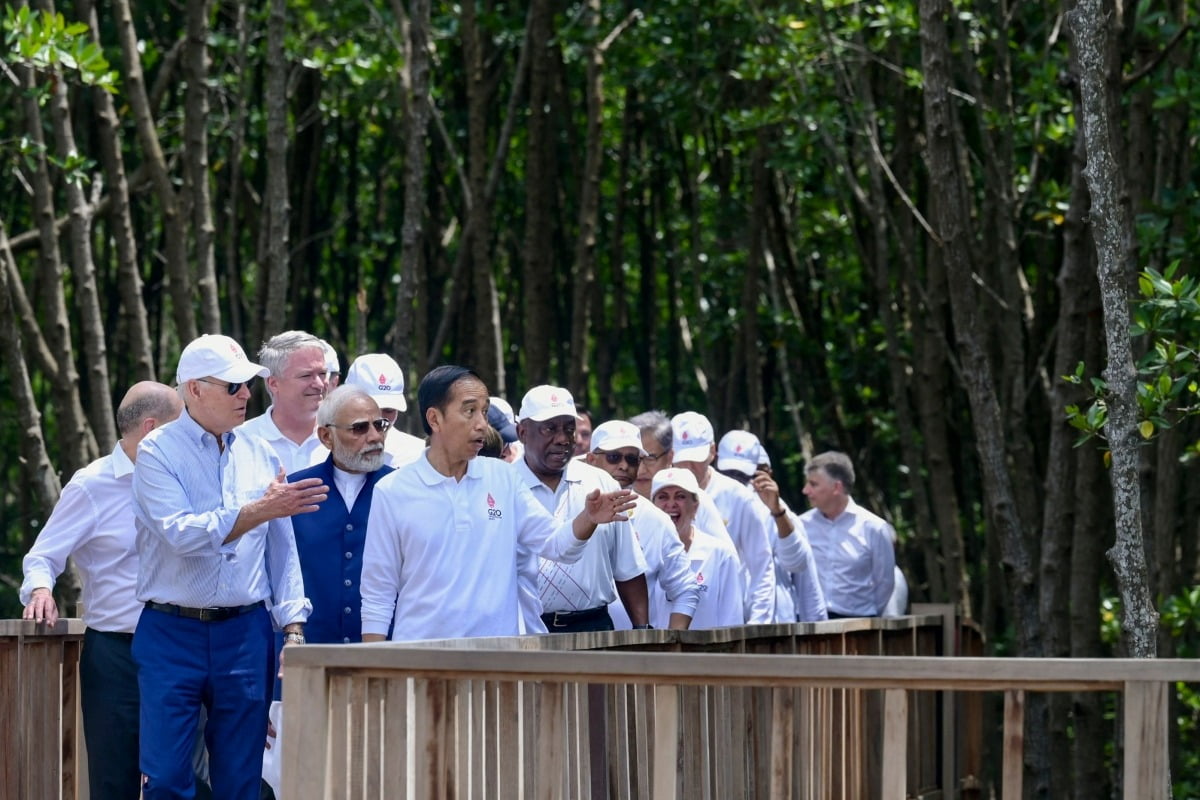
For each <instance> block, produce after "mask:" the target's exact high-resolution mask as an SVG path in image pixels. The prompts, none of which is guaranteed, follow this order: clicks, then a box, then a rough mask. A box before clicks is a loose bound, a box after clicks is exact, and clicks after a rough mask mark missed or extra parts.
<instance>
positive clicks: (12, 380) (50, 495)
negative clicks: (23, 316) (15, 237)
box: [0, 221, 62, 519]
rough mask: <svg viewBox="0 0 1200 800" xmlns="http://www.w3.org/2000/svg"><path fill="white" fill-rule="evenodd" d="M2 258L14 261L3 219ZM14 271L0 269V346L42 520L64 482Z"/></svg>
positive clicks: (25, 465) (26, 473) (28, 478)
mask: <svg viewBox="0 0 1200 800" xmlns="http://www.w3.org/2000/svg"><path fill="white" fill-rule="evenodd" d="M0 258H3V259H4V261H5V262H8V263H11V262H12V258H13V256H12V251H11V250H9V247H8V232H7V231H6V229H5V226H4V223H3V222H2V221H0ZM12 277H13V273H12V272H11V271H10V270H9V269H7V264H6V268H5V269H0V347H3V348H4V352H5V353H9V354H11V357H9V358H5V359H4V361H3V362H2V363H4V364H6V365H7V370H6V371H7V372H8V378H9V379H8V384H7V385H8V389H9V391H10V392H11V393H12V397H13V399H14V400H15V401H16V405H17V422H18V424H19V425H20V436H19V439H18V450H19V452H20V454H21V460H22V462H23V466H22V472H23V473H24V476H25V479H26V481H27V482H28V483H29V485H30V486H32V487H33V494H34V497H35V498H36V500H37V503H38V513H39V516H40V517H41V519H46V518H48V517H49V516H50V512H51V511H53V510H54V504H55V503H57V502H58V495H59V492H60V491H61V490H62V485H61V484H60V483H59V481H58V475H57V474H56V473H55V472H54V465H53V464H51V463H50V456H49V454H47V452H46V442H45V440H44V439H43V438H42V415H41V412H40V411H38V401H37V398H36V397H34V394H33V386H32V385H31V384H30V380H29V370H28V368H27V367H26V366H25V359H24V358H23V357H22V355H21V354H22V353H24V352H25V348H24V345H23V344H22V342H21V329H20V327H18V325H17V319H18V316H17V313H16V309H15V308H14V307H13V304H12V297H13V291H12V288H13V287H12V283H11V279H12Z"/></svg>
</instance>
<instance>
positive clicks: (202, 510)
mask: <svg viewBox="0 0 1200 800" xmlns="http://www.w3.org/2000/svg"><path fill="white" fill-rule="evenodd" d="M317 352H318V353H319V352H320V349H319V348H318V349H317ZM321 366H322V368H323V367H324V363H323V361H322V365H321ZM266 374H267V369H266V368H265V367H262V366H259V365H258V364H254V363H251V362H250V361H249V360H248V359H247V358H246V354H245V352H244V351H243V350H242V348H241V346H240V345H239V344H238V343H237V342H235V341H234V340H233V339H230V338H229V337H227V336H219V335H212V334H206V335H204V336H201V337H199V338H197V339H195V340H194V341H192V342H191V343H190V344H188V346H187V347H186V348H184V351H183V354H182V355H181V356H180V358H179V367H178V370H177V372H176V383H177V384H178V386H179V392H180V396H181V397H182V398H183V404H184V410H183V412H182V413H181V414H180V416H179V418H178V419H177V420H175V421H174V422H170V423H168V424H166V425H163V426H161V427H159V428H157V429H155V430H154V431H152V432H151V433H150V434H149V435H148V436H146V438H145V439H143V440H142V443H141V446H140V447H139V449H138V457H137V467H136V469H135V470H134V473H133V498H134V520H135V525H136V528H137V549H138V556H139V559H140V562H139V568H138V579H137V597H138V600H139V601H141V602H143V603H145V608H144V609H143V610H142V613H141V616H140V618H139V619H138V624H137V630H136V632H135V634H134V638H133V657H134V659H135V661H136V662H137V665H138V688H139V691H140V693H141V725H140V728H141V730H140V740H141V754H140V759H139V760H140V767H141V772H142V774H143V776H144V778H143V785H142V793H143V797H144V798H146V800H156V799H157V798H167V797H170V798H174V797H191V796H192V795H193V793H194V791H195V785H194V777H193V773H192V744H193V740H194V738H195V733H196V727H197V724H198V719H199V716H200V709H201V707H204V708H205V709H206V710H207V712H208V722H207V727H206V730H205V738H206V741H207V744H208V752H209V775H210V779H211V782H212V789H213V796H214V797H220V798H230V800H257V798H258V796H259V785H260V780H261V778H260V776H261V774H262V757H263V736H264V735H265V733H266V731H267V710H268V707H269V703H270V697H271V675H270V665H271V663H272V656H271V650H272V649H273V637H272V627H273V626H274V627H275V628H277V629H282V630H283V631H284V633H285V635H286V637H287V638H288V639H289V640H297V641H303V638H304V637H303V626H304V621H305V620H306V619H307V617H308V614H309V612H310V611H311V609H312V606H311V605H310V604H309V602H308V600H307V599H306V598H305V596H304V585H303V583H302V579H301V574H300V560H299V558H298V556H297V553H296V542H295V539H294V538H293V535H292V523H291V517H292V516H294V515H296V514H305V513H312V512H314V511H317V510H318V509H319V508H320V504H321V503H322V502H323V501H324V500H325V498H326V493H327V487H326V486H325V485H324V484H322V482H321V481H320V480H319V479H316V478H309V479H307V480H302V481H296V482H294V483H288V482H287V480H286V478H285V473H284V470H283V467H282V465H281V464H280V461H279V458H278V456H276V455H275V453H274V452H273V451H272V450H271V448H270V447H268V446H267V444H266V443H265V442H263V441H261V440H260V439H258V438H256V437H254V436H246V435H243V434H242V433H241V432H240V430H237V429H238V426H239V425H241V424H242V422H243V421H244V420H245V417H246V404H247V403H248V402H249V400H250V388H249V385H248V384H249V382H250V381H251V380H252V379H253V378H255V377H256V376H262V375H266ZM268 606H269V608H270V610H269V611H268Z"/></svg>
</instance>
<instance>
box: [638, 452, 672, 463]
mask: <svg viewBox="0 0 1200 800" xmlns="http://www.w3.org/2000/svg"><path fill="white" fill-rule="evenodd" d="M666 454H667V451H666V450H663V451H662V452H661V453H647V454H646V455H644V456H642V461H644V462H646V463H647V464H648V463H650V462H651V461H658V460H659V459H660V458H662V457H663V456H665V455H666Z"/></svg>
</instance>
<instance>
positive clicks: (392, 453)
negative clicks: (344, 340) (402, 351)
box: [346, 353, 425, 467]
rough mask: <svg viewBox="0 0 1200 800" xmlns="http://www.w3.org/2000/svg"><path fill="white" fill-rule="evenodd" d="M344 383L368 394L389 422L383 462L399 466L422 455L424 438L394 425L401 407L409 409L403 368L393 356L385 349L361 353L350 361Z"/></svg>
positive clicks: (384, 441) (390, 465) (405, 409)
mask: <svg viewBox="0 0 1200 800" xmlns="http://www.w3.org/2000/svg"><path fill="white" fill-rule="evenodd" d="M346 384H347V385H349V386H357V387H358V388H360V389H362V390H363V391H364V392H366V393H367V394H369V395H370V396H371V399H372V400H374V401H375V402H376V403H378V404H379V411H380V413H381V414H382V415H383V418H384V419H386V420H387V421H388V424H389V425H390V426H391V427H390V428H388V432H387V436H386V437H385V438H384V440H383V463H385V464H387V465H388V466H389V467H402V466H404V465H405V464H411V463H412V462H414V461H416V460H417V459H418V458H420V457H421V454H422V453H424V452H425V440H424V439H419V438H417V437H416V436H413V435H412V434H410V433H405V432H404V431H402V430H398V429H397V425H396V421H397V420H398V419H399V418H400V412H401V411H407V410H408V401H407V400H405V399H404V370H402V369H400V365H399V364H397V363H396V359H394V358H392V357H391V356H389V355H387V354H386V353H367V354H366V355H361V356H359V357H358V358H356V359H354V362H353V363H352V364H350V369H349V371H348V372H347V373H346Z"/></svg>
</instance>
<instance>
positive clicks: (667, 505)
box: [650, 467, 745, 630]
mask: <svg viewBox="0 0 1200 800" xmlns="http://www.w3.org/2000/svg"><path fill="white" fill-rule="evenodd" d="M650 486H651V490H650V496H651V498H653V502H654V505H655V506H656V507H658V508H659V509H660V510H661V511H662V512H663V513H664V514H666V515H667V516H668V517H670V519H671V522H672V523H673V524H674V525H675V532H676V535H677V536H678V537H679V541H680V542H682V543H683V548H684V550H686V551H687V557H688V560H689V562H690V565H691V569H692V572H693V573H694V574H695V575H696V585H697V587H698V588H699V590H700V600H699V602H698V603H697V604H696V613H695V614H694V615H693V616H692V629H693V630H699V629H701V628H723V627H728V626H731V625H741V624H742V603H743V597H744V596H745V587H744V586H743V585H742V569H741V565H740V564H739V563H738V557H737V552H736V551H735V550H734V549H733V545H732V544H730V543H729V542H728V541H726V540H725V539H723V538H720V537H717V536H713V535H711V534H709V533H707V532H706V531H705V530H704V529H703V528H702V527H701V526H700V523H699V521H698V520H697V519H696V513H697V511H698V510H699V507H700V497H701V495H703V492H702V491H701V489H700V486H699V485H698V484H697V483H696V476H695V475H693V474H692V473H691V470H687V469H682V468H677V467H670V468H668V469H664V470H659V471H658V472H657V473H655V475H654V478H653V479H652V480H651V484H650Z"/></svg>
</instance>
